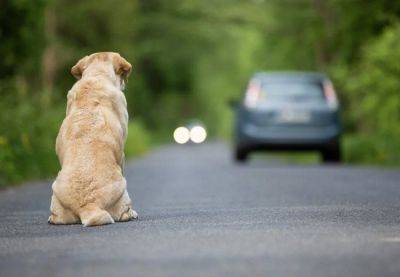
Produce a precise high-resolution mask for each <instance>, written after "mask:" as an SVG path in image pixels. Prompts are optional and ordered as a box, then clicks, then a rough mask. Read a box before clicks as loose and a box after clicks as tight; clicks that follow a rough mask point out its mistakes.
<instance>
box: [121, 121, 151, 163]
mask: <svg viewBox="0 0 400 277" xmlns="http://www.w3.org/2000/svg"><path fill="white" fill-rule="evenodd" d="M149 148H150V134H149V132H148V131H147V129H146V128H145V127H144V125H143V124H142V122H141V121H140V120H138V119H135V120H134V121H133V122H130V123H129V128H128V138H127V139H126V144H125V156H126V157H127V158H129V157H134V156H140V155H142V154H144V153H145V152H146V151H148V150H149Z"/></svg>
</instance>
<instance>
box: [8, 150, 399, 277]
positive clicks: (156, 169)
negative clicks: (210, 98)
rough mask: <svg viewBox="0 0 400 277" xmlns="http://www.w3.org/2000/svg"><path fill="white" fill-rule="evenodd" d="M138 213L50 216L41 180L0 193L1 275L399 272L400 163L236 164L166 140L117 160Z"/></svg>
mask: <svg viewBox="0 0 400 277" xmlns="http://www.w3.org/2000/svg"><path fill="white" fill-rule="evenodd" d="M126 174H127V180H128V187H129V192H130V194H131V196H132V198H133V200H134V206H135V209H136V210H137V211H138V213H139V217H140V218H139V220H138V221H132V222H128V223H116V224H113V225H108V226H102V227H89V228H84V227H82V226H80V225H71V226H53V225H48V224H47V217H48V215H49V212H48V208H49V203H50V194H51V189H50V182H44V183H35V184H27V185H25V186H22V187H17V188H13V189H8V190H3V191H0V275H1V276H41V277H43V276H307V277H308V276H363V277H365V276H400V171H399V170H388V169H379V168H372V167H369V168H367V167H350V166H321V165H293V164H292V165H290V164H285V163H283V162H277V161H273V160H262V159H259V160H252V161H251V162H250V163H249V164H248V165H244V166H241V165H236V164H234V163H233V162H231V160H230V152H229V149H228V147H227V146H226V145H224V144H220V143H211V144H206V145H200V146H165V147H161V148H159V149H157V150H155V151H154V152H152V153H150V154H149V155H147V156H146V157H144V158H142V159H139V160H136V161H133V162H132V163H130V164H129V165H128V167H127V169H126Z"/></svg>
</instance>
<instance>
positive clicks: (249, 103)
mask: <svg viewBox="0 0 400 277" xmlns="http://www.w3.org/2000/svg"><path fill="white" fill-rule="evenodd" d="M260 99H261V84H260V83H259V82H257V81H250V83H249V85H248V87H247V91H246V96H245V99H244V105H245V106H246V107H248V108H254V107H255V106H257V103H258V101H259V100H260Z"/></svg>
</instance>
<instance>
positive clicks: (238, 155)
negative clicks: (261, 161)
mask: <svg viewBox="0 0 400 277" xmlns="http://www.w3.org/2000/svg"><path fill="white" fill-rule="evenodd" d="M248 157H249V152H248V151H247V150H245V149H242V148H239V147H236V149H235V157H234V158H235V161H236V162H239V163H245V162H246V161H247V159H248Z"/></svg>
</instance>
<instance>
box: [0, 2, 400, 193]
mask: <svg viewBox="0 0 400 277" xmlns="http://www.w3.org/2000/svg"><path fill="white" fill-rule="evenodd" d="M0 41H1V43H0V55H1V57H2V58H1V60H0V97H1V99H0V187H2V186H4V185H6V184H11V183H20V182H22V181H25V180H27V179H37V178H44V177H47V176H51V175H54V174H55V173H56V172H57V170H58V168H59V165H58V162H57V159H56V156H55V153H54V141H55V136H56V134H57V131H58V128H59V125H60V123H61V121H62V118H63V116H64V112H65V111H64V109H65V98H66V93H67V91H68V89H69V88H70V87H71V85H72V84H73V82H74V81H75V80H74V78H73V77H72V76H71V75H70V74H69V71H70V68H71V67H72V66H73V65H74V63H75V62H76V61H77V60H78V59H79V58H81V57H82V56H84V55H87V54H89V53H92V52H97V51H109V50H113V51H116V52H120V53H121V54H122V55H123V56H124V57H126V58H127V59H128V60H129V61H130V62H131V63H132V64H133V68H134V70H133V74H132V76H131V78H130V79H129V83H128V87H127V90H126V92H125V93H126V96H127V99H128V105H129V112H130V114H131V115H132V118H133V121H132V123H131V124H130V125H129V127H130V130H129V139H128V142H127V149H126V151H127V155H128V156H135V155H139V154H143V153H145V152H146V151H147V150H148V149H149V148H150V147H151V146H152V145H153V144H154V143H161V142H164V141H168V140H169V137H168V136H170V134H171V132H172V130H173V128H175V127H176V126H177V124H182V123H184V122H185V119H188V118H197V119H200V120H202V121H203V122H204V123H205V125H206V126H207V129H208V132H209V133H210V135H211V136H213V137H220V138H225V139H229V138H230V131H231V125H232V111H231V110H230V108H229V106H228V105H227V102H228V100H230V99H232V98H238V97H240V95H241V94H242V92H243V89H244V87H245V86H246V81H247V80H248V78H249V77H250V76H251V74H252V73H253V72H255V71H259V70H312V71H314V70H318V71H323V72H326V73H328V74H329V75H330V77H331V78H332V79H333V80H334V83H335V84H336V89H337V91H338V93H339V96H340V99H341V102H342V104H343V120H344V128H345V140H344V145H343V148H344V156H345V159H346V162H349V163H367V164H383V165H400V140H399V139H398V138H399V137H400V63H399V60H400V49H399V48H400V2H398V1H392V0H371V1H347V0H296V1H290V0H284V1H281V0H279V1H278V0H272V1H267V0H264V1H263V0H218V1H203V0H190V1H179V0H169V1H163V0H131V1H122V0H117V1H108V0H87V1H70V0H58V1H53V0H8V1H2V2H1V3H0Z"/></svg>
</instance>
